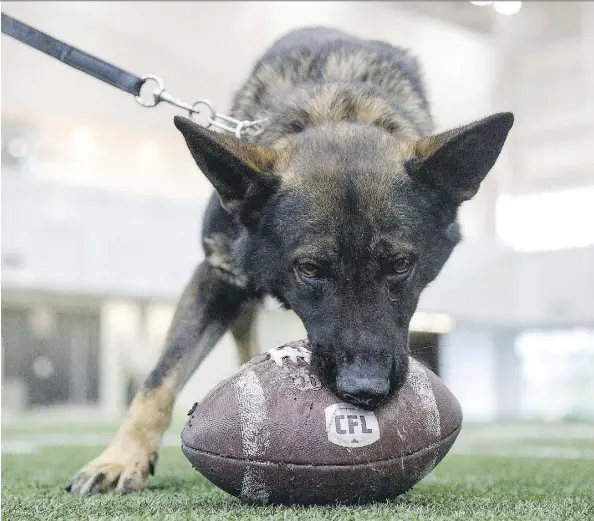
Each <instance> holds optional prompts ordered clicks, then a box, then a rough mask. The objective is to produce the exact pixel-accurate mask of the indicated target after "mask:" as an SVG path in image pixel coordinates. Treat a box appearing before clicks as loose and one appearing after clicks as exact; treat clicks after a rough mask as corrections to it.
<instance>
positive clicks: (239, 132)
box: [2, 13, 268, 139]
mask: <svg viewBox="0 0 594 521" xmlns="http://www.w3.org/2000/svg"><path fill="white" fill-rule="evenodd" d="M2 32H3V33H4V34H6V35H8V36H11V37H12V38H15V39H16V40H18V41H19V42H21V43H24V44H25V45H28V46H29V47H33V48H34V49H37V50H38V51H41V52H43V53H45V54H47V55H48V56H51V57H52V58H56V59H57V60H60V61H61V62H63V63H65V64H66V65H70V66H71V67H74V68H75V69H78V70H79V71H82V72H85V73H87V74H90V75H91V76H93V77H95V78H97V79H98V80H101V81H103V82H105V83H109V85H112V86H113V87H116V88H118V89H120V90H123V91H124V92H128V93H129V94H132V95H134V99H136V102H137V103H138V104H139V105H141V106H142V107H148V108H150V107H156V106H157V105H158V104H159V103H161V102H162V101H164V102H165V103H169V104H170V105H174V106H176V107H179V108H181V109H184V110H187V111H188V116H189V117H190V118H193V117H194V114H198V115H200V114H202V113H204V118H205V121H204V122H203V123H202V125H203V126H204V127H205V128H210V127H217V128H220V129H221V130H224V131H226V132H230V133H231V134H235V136H236V137H237V138H238V139H241V138H242V137H245V136H257V135H258V134H260V133H261V132H263V131H264V124H265V123H266V122H267V121H268V119H267V118H264V119H256V120H253V121H249V120H245V121H241V120H239V119H236V118H233V117H231V116H227V115H225V114H221V113H219V112H217V111H215V109H214V108H213V106H212V105H211V104H210V102H208V101H207V100H204V99H201V100H198V101H195V102H194V103H193V104H191V105H190V104H189V103H186V102H185V101H183V100H181V99H179V98H176V97H175V96H172V95H171V94H169V93H168V92H167V91H166V90H165V84H164V83H163V80H162V79H161V78H160V77H159V76H156V75H155V74H145V75H143V76H140V77H139V76H135V75H134V74H130V73H129V72H126V71H124V70H122V69H120V68H119V67H116V66H115V65H112V64H111V63H107V62H104V61H103V60H100V59H99V58H96V57H95V56H91V55H90V54H88V53H86V52H83V51H81V50H80V49H77V48H76V47H72V46H71V45H68V44H66V43H64V42H61V41H60V40H56V39H55V38H52V37H51V36H49V35H47V34H45V33H42V32H41V31H38V30H37V29H34V28H33V27H30V26H28V25H27V24H24V23H23V22H19V21H18V20H15V19H14V18H12V17H11V16H8V15H6V14H4V13H2ZM147 81H152V82H154V83H155V84H156V90H154V91H153V93H152V94H151V96H150V97H149V98H148V99H146V98H143V97H142V96H141V95H140V89H142V86H143V85H144V84H145V83H146V82H147Z"/></svg>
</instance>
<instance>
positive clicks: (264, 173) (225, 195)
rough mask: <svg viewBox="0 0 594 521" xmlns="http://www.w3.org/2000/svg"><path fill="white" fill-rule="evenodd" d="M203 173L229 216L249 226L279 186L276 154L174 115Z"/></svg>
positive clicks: (177, 125)
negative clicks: (235, 216) (232, 215)
mask: <svg viewBox="0 0 594 521" xmlns="http://www.w3.org/2000/svg"><path fill="white" fill-rule="evenodd" d="M173 121H174V123H175V126H176V127H177V129H178V130H179V131H180V132H181V133H182V134H183V136H184V138H185V140H186V143H187V145H188V148H189V149H190V152H191V153H192V156H193V157H194V160H195V161H196V163H197V165H198V167H199V168H200V170H201V171H202V172H203V173H204V175H206V177H207V178H208V179H209V181H210V182H211V183H212V185H213V186H214V188H215V190H216V191H217V193H218V195H219V198H220V200H221V204H222V206H223V208H225V210H227V211H228V212H229V213H231V214H234V215H238V216H239V217H240V218H241V219H242V221H244V222H246V224H247V223H249V222H253V221H254V220H257V218H258V216H259V211H260V210H261V208H262V206H263V205H264V203H265V202H266V199H267V198H268V197H269V196H270V195H271V194H272V193H273V192H274V190H275V189H276V187H277V186H278V184H279V177H278V176H276V175H275V174H274V173H273V170H274V166H275V164H276V162H277V159H278V157H277V153H276V152H275V151H274V150H271V149H269V148H264V147H260V146H258V145H254V144H251V143H247V142H245V141H242V140H240V139H237V138H235V137H231V136H228V135H223V134H219V133H216V132H212V131H210V130H206V129H205V128H203V127H201V126H199V125H197V124H196V123H194V122H193V121H191V120H189V119H188V118H183V117H180V116H175V117H174V118H173Z"/></svg>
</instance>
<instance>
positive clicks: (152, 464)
mask: <svg viewBox="0 0 594 521" xmlns="http://www.w3.org/2000/svg"><path fill="white" fill-rule="evenodd" d="M158 459H159V455H158V454H157V453H155V454H153V455H152V456H151V457H150V459H149V473H150V475H151V476H154V475H155V467H156V466H157V460H158Z"/></svg>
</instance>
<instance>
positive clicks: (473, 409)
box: [439, 324, 497, 421]
mask: <svg viewBox="0 0 594 521" xmlns="http://www.w3.org/2000/svg"><path fill="white" fill-rule="evenodd" d="M495 365H496V352H495V344H494V339H493V335H492V334H491V332H490V331H489V330H488V329H484V328H482V327H479V326H469V325H466V326H465V325H464V324H456V328H455V329H453V330H452V331H450V332H449V333H446V334H444V335H443V336H442V337H441V340H440V344H439V371H440V375H441V378H442V379H443V381H444V382H445V384H446V385H447V386H448V387H449V388H450V390H451V391H452V392H453V393H454V395H455V396H456V397H457V398H458V400H459V401H460V404H461V405H462V410H463V412H464V418H465V419H466V420H468V421H489V420H493V419H495V417H496V416H497V414H496V407H497V397H496V393H497V384H496V380H495V373H494V371H493V367H494V366H495Z"/></svg>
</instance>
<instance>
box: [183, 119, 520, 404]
mask: <svg viewBox="0 0 594 521" xmlns="http://www.w3.org/2000/svg"><path fill="white" fill-rule="evenodd" d="M175 123H176V126H177V128H178V129H179V130H180V131H181V132H182V134H183V135H184V137H185V139H186V142H187V144H188V146H189V148H190V151H191V153H192V155H193V157H194V159H195V160H196V162H197V164H198V166H199V167H200V169H201V170H202V172H204V174H205V175H206V176H207V177H208V178H209V180H210V181H211V182H212V184H213V185H214V187H215V189H216V191H217V192H218V195H219V198H220V201H221V204H222V206H223V207H224V208H225V209H226V210H227V211H228V212H229V213H231V214H232V215H234V216H236V218H237V219H238V220H239V221H240V222H241V223H242V224H243V226H244V230H245V233H244V235H243V236H242V238H241V240H240V241H239V245H238V251H237V252H236V253H237V254H238V255H240V256H241V257H242V265H243V266H245V267H246V269H247V270H248V274H249V275H250V276H251V277H252V279H253V281H254V282H255V284H257V285H258V286H259V287H260V288H261V289H263V290H264V291H267V292H269V293H271V294H272V295H274V296H276V297H277V298H278V299H279V300H281V301H282V302H283V303H285V304H286V305H287V306H288V307H290V308H292V309H293V310H294V311H295V312H296V313H297V315H298V316H299V317H300V318H301V320H302V321H303V324H304V326H305V328H306V330H307V333H308V337H309V340H310V343H311V345H312V349H313V353H312V363H313V365H314V367H315V368H316V370H317V372H318V374H319V375H320V376H321V378H322V379H323V381H324V383H325V384H326V385H327V386H329V387H330V388H331V389H332V390H334V391H335V392H336V393H337V394H338V395H339V396H341V397H342V398H343V399H344V400H346V401H348V402H350V403H353V404H356V405H361V406H364V407H365V406H368V407H373V406H375V405H377V404H378V403H379V402H380V401H381V400H382V399H383V398H385V397H386V396H387V395H388V394H389V393H390V391H393V390H396V389H398V388H400V386H401V385H402V384H403V382H404V379H405V377H406V374H407V370H408V325H409V322H410V319H411V317H412V315H413V313H414V311H415V308H416V306H417V302H418V299H419V296H420V294H421V292H422V290H423V289H424V288H425V287H426V286H427V284H428V283H429V282H430V281H432V280H433V279H434V278H435V277H436V276H437V274H438V273H439V271H440V270H441V268H442V266H443V265H444V263H445V262H446V260H447V259H448V257H449V256H450V254H451V252H452V250H453V249H454V247H455V245H456V244H457V242H458V241H459V238H460V237H459V231H458V226H457V223H456V214H457V210H458V207H459V206H460V204H461V203H462V202H464V201H465V200H468V199H470V198H471V197H473V196H474V195H475V194H476V192H477V191H478V189H479V186H480V183H481V181H482V180H483V179H484V177H485V176H486V175H487V173H488V172H489V170H490V169H491V167H492V166H493V164H494V163H495V161H496V159H497V157H498V155H499V153H500V151H501V148H502V147H503V144H504V142H505V139H506V137H507V134H508V132H509V130H510V128H511V126H512V124H513V116H512V114H510V113H501V114H495V115H493V116H490V117H488V118H485V119H483V120H480V121H478V122H476V123H473V124H470V125H468V126H465V127H461V128H458V129H455V130H451V131H448V132H444V133H441V134H438V135H435V136H432V137H429V138H425V139H421V140H418V141H414V142H403V141H402V140H398V139H397V138H395V137H394V136H392V135H391V134H389V133H387V132H385V131H383V130H381V129H379V128H375V127H371V126H366V125H361V124H356V123H340V124H335V125H332V126H328V127H318V128H312V129H309V130H305V131H304V132H302V133H300V134H298V135H296V136H295V137H294V139H292V140H291V141H290V142H289V143H288V144H287V143H286V144H285V145H284V146H282V147H281V146H279V147H277V148H274V149H273V148H263V147H260V146H257V145H254V144H250V143H247V142H244V141H240V140H238V139H235V138H233V137H230V136H226V135H221V134H216V133H213V132H210V131H208V130H204V129H202V128H200V127H199V126H197V125H196V124H194V123H192V122H191V121H190V120H187V119H185V118H176V120H175Z"/></svg>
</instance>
